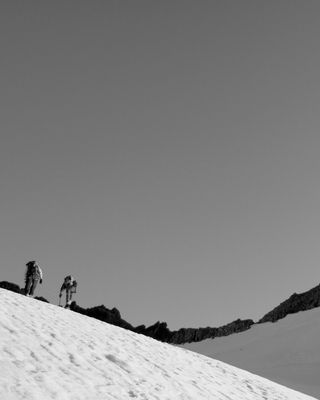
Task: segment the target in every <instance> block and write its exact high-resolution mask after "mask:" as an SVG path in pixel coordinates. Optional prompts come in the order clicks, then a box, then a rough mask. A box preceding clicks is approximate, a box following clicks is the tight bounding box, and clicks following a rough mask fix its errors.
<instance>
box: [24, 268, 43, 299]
mask: <svg viewBox="0 0 320 400" xmlns="http://www.w3.org/2000/svg"><path fill="white" fill-rule="evenodd" d="M26 266H27V270H26V275H25V289H24V294H25V295H26V296H31V297H33V295H34V291H35V288H36V287H37V285H38V282H39V283H40V284H42V276H43V274H42V269H41V268H40V267H39V265H38V264H37V262H36V261H29V262H28V263H27V264H26Z"/></svg>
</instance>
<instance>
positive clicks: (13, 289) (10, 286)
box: [0, 281, 24, 294]
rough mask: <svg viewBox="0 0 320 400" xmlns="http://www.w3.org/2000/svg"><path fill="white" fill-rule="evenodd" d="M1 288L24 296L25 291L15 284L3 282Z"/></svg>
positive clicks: (0, 284) (0, 283)
mask: <svg viewBox="0 0 320 400" xmlns="http://www.w3.org/2000/svg"><path fill="white" fill-rule="evenodd" d="M0 288H2V289H6V290H11V292H15V293H19V294H24V289H20V286H19V285H16V284H15V283H11V282H7V281H1V282H0Z"/></svg>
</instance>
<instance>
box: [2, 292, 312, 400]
mask: <svg viewBox="0 0 320 400" xmlns="http://www.w3.org/2000/svg"><path fill="white" fill-rule="evenodd" d="M0 368H1V373H0V398H1V399H6V400H19V399H26V400H43V399H45V400H50V399H56V400H67V399H68V400H69V399H70V400H78V399H79V400H80V399H83V400H84V399H85V400H102V399H103V400H109V399H113V400H125V399H131V400H132V399H137V400H153V399H158V400H160V399H161V400H167V399H170V400H188V399H194V400H201V399H205V400H208V399H210V400H211V399H212V400H255V399H259V400H262V399H263V400H285V399H287V400H289V399H290V400H307V399H311V397H309V396H307V395H304V394H301V393H299V392H295V391H293V390H291V389H288V388H286V387H284V386H280V385H278V384H276V383H273V382H271V381H268V380H266V379H264V378H260V377H258V376H255V375H253V374H250V373H248V372H246V371H243V370H240V369H238V368H235V367H232V366H229V365H227V364H224V363H223V362H220V361H216V360H213V359H210V358H207V357H204V356H202V355H200V354H196V353H192V352H189V351H186V350H184V349H181V348H178V347H174V346H171V345H168V344H163V343H160V342H157V341H155V340H153V339H151V338H147V337H144V336H142V335H138V334H135V333H132V332H129V331H126V330H124V329H121V328H118V327H115V326H112V325H108V324H106V323H103V322H100V321H97V320H95V319H92V318H88V317H86V316H83V315H80V314H77V313H74V312H72V311H68V310H65V309H62V308H59V307H57V306H54V305H50V304H46V303H42V302H40V301H37V300H34V299H31V298H27V297H24V296H21V295H19V294H15V293H12V292H9V291H6V290H3V289H0Z"/></svg>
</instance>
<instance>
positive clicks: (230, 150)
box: [0, 0, 320, 329]
mask: <svg viewBox="0 0 320 400" xmlns="http://www.w3.org/2000/svg"><path fill="white" fill-rule="evenodd" d="M319 21H320V3H319V1H316V0H315V1H312V0H308V1H292V0H288V1H285V0H282V1H279V0H269V1H267V2H266V1H257V0H252V1H248V0H242V1H222V0H221V1H201V0H198V1H189V0H183V1H182V0H181V1H178V0H161V1H153V0H145V1H140V0H136V1H129V0H128V1H122V0H114V1H111V0H110V1H95V0H91V1H82V0H75V1H71V0H70V1H67V0H63V1H60V0H56V1H44V0H41V1H40V0H39V1H34V0H30V1H28V2H22V1H15V0H10V1H9V0H8V1H3V2H2V3H1V12H0V43H1V46H0V48H1V63H0V85H1V97H0V135H1V142H0V185H1V197H0V224H1V225H0V226H1V230H0V243H1V276H0V280H9V281H12V282H16V283H18V284H20V285H22V284H23V275H24V270H25V263H26V262H27V261H29V260H30V259H36V260H37V261H38V262H39V264H40V265H41V266H42V267H43V270H44V282H43V285H42V286H41V287H40V288H39V290H38V291H37V294H38V295H43V296H44V297H46V298H48V300H50V301H51V302H57V301H58V291H59V288H60V285H61V283H62V280H63V278H64V276H65V275H67V274H72V275H74V276H75V277H76V279H77V280H78V282H79V290H78V294H77V297H76V300H77V302H78V303H79V305H81V306H84V307H89V306H90V307H91V306H94V305H100V304H104V305H105V306H106V307H108V308H111V307H113V306H115V307H117V308H119V310H120V311H121V313H122V316H123V317H124V318H125V319H126V320H127V321H128V322H130V323H132V324H133V325H138V324H141V323H145V324H147V325H149V324H151V323H154V322H156V321H157V320H162V321H167V322H168V325H169V328H171V329H176V328H180V327H198V326H219V325H221V324H224V323H227V322H230V321H232V320H234V319H236V318H238V317H239V318H253V319H258V318H260V317H261V316H262V315H263V314H264V313H266V312H267V311H269V310H270V309H271V308H273V307H274V306H276V305H278V303H279V302H280V301H282V300H284V299H285V298H286V297H288V296H289V295H290V294H292V293H293V292H301V291H304V290H307V289H309V288H311V287H313V286H315V285H317V284H318V283H319V282H320V273H319V271H320V270H319V261H320V246H319V244H320V212H319V210H320V184H319V183H320V182H319V181H320V156H319V154H320V133H319V126H320V122H319V115H320V79H319V71H320V44H319V43H320V42H319V37H320V23H319Z"/></svg>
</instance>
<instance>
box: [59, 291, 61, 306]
mask: <svg viewBox="0 0 320 400" xmlns="http://www.w3.org/2000/svg"><path fill="white" fill-rule="evenodd" d="M59 307H61V295H60V294H59Z"/></svg>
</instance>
